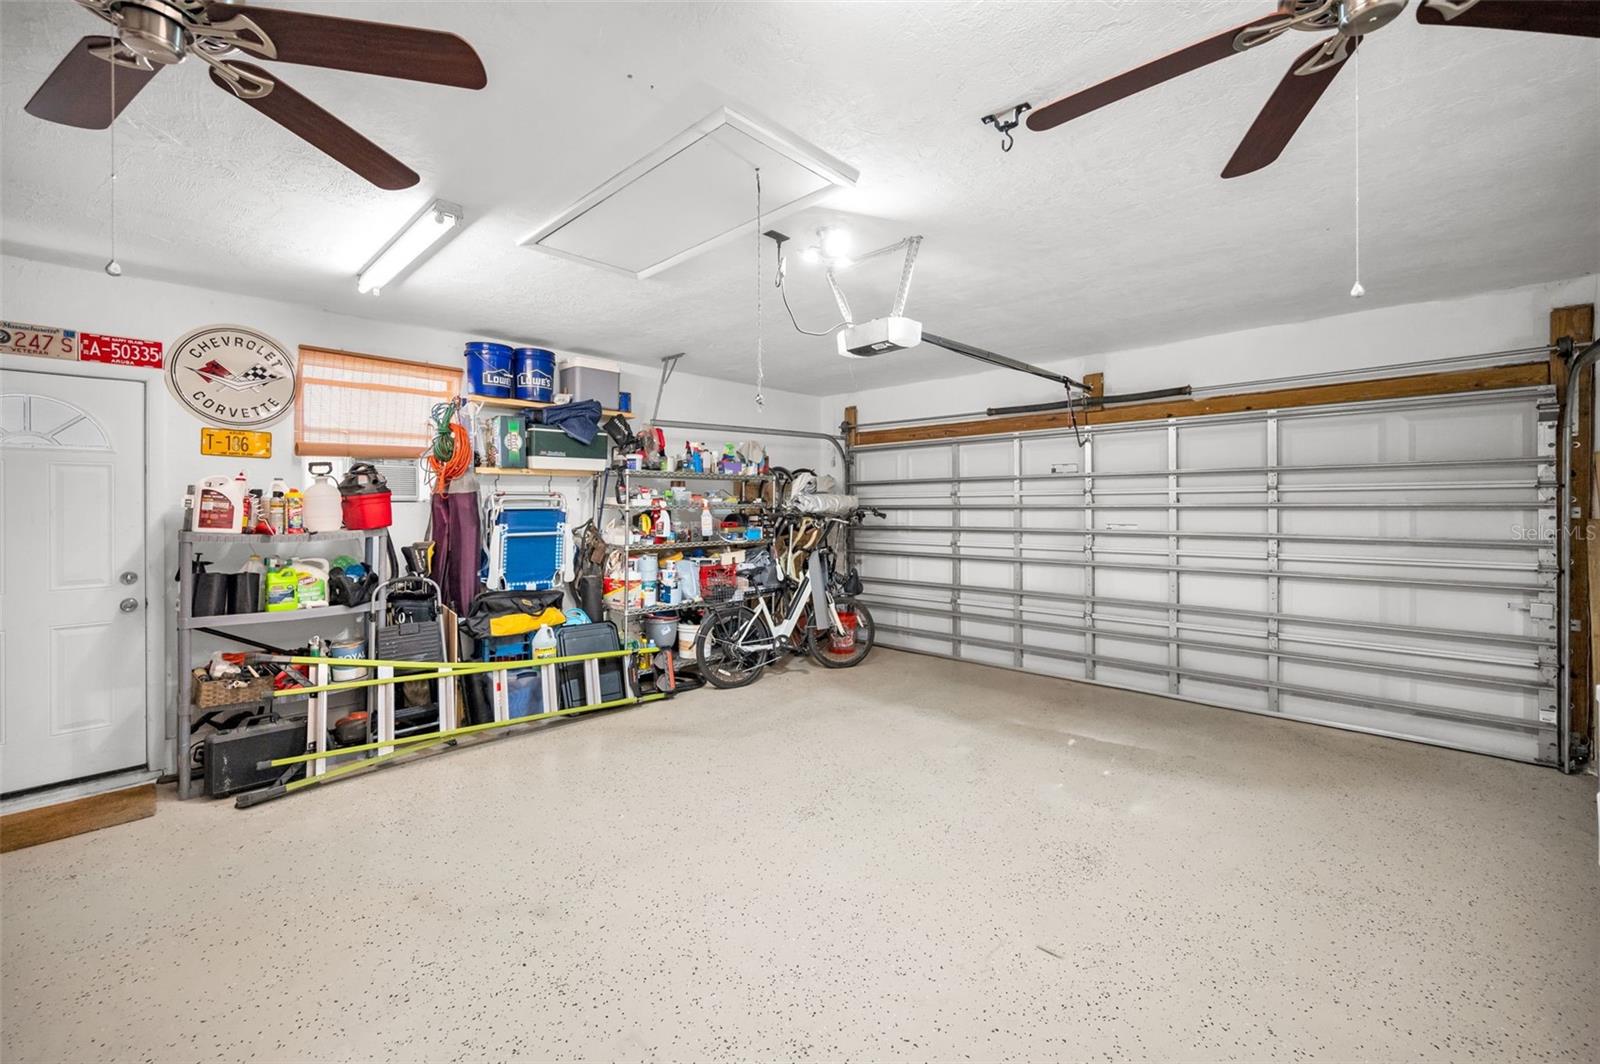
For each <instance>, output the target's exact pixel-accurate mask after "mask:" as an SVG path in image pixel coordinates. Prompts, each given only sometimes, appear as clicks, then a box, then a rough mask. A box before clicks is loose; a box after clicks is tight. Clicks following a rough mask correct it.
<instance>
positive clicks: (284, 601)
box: [264, 564, 300, 613]
mask: <svg viewBox="0 0 1600 1064" xmlns="http://www.w3.org/2000/svg"><path fill="white" fill-rule="evenodd" d="M264 583H265V585H266V589H267V611H268V612H270V613H276V612H277V611H279V610H292V609H294V608H295V605H296V603H295V591H296V589H297V588H298V586H299V584H300V571H299V570H298V569H296V568H295V567H294V566H293V565H292V564H291V565H285V566H283V567H282V568H279V569H269V570H268V571H267V576H266V580H265V581H264Z"/></svg>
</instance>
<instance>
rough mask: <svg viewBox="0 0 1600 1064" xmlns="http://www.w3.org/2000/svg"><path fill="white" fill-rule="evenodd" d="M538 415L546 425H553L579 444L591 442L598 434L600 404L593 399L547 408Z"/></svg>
mask: <svg viewBox="0 0 1600 1064" xmlns="http://www.w3.org/2000/svg"><path fill="white" fill-rule="evenodd" d="M539 413H540V414H541V415H542V417H541V418H540V420H542V421H543V422H544V423H545V424H546V425H555V426H556V427H558V428H560V429H561V431H562V432H565V433H566V434H567V435H568V436H571V437H572V438H573V439H575V440H577V441H578V442H579V443H590V442H592V441H593V440H594V438H595V436H596V435H597V434H598V433H599V432H600V404H599V403H598V402H596V401H595V400H593V399H585V400H583V401H582V402H580V403H563V404H561V405H560V406H547V407H545V408H544V409H543V410H541V411H539Z"/></svg>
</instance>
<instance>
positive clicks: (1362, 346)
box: [822, 274, 1600, 428]
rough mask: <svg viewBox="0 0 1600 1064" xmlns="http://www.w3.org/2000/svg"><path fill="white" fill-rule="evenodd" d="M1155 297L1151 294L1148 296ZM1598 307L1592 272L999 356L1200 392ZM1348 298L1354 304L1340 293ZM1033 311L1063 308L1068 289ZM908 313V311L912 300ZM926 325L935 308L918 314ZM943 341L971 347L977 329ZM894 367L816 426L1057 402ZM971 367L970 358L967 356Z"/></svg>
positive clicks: (1515, 335) (1377, 361)
mask: <svg viewBox="0 0 1600 1064" xmlns="http://www.w3.org/2000/svg"><path fill="white" fill-rule="evenodd" d="M1151 298H1152V299H1159V298H1160V293H1159V292H1153V293H1151ZM1597 302H1600V274H1591V275H1589V276H1587V277H1579V278H1575V279H1573V280H1570V281H1561V282H1557V283H1552V284H1544V285H1534V286H1531V287H1528V288H1514V289H1509V290H1506V291H1500V292H1486V293H1483V294H1481V295H1475V296H1467V297H1465V298H1462V299H1452V300H1442V301H1439V302H1435V303H1409V304H1404V305H1402V306H1397V307H1380V308H1376V309H1373V310H1362V311H1353V312H1352V313H1349V314H1341V315H1338V316H1335V317H1328V318H1315V319H1312V320H1309V321H1303V322H1295V323H1292V324H1288V325H1272V326H1268V327H1266V328H1261V329H1248V330H1245V331H1243V332H1234V333H1220V334H1217V335H1214V336H1202V337H1197V338H1194V339H1187V340H1175V341H1173V342H1172V343H1168V344H1160V345H1155V346H1151V347H1143V348H1137V349H1133V350H1126V351H1111V352H1096V353H1091V354H1085V355H1081V356H1077V357H1073V358H1067V359H1054V360H1053V359H1049V358H1045V357H1041V356H1039V355H1038V354H1037V353H1034V352H1023V351H1001V352H1000V354H1003V355H1010V356H1011V357H1013V358H1019V359H1022V360H1023V361H1027V362H1033V363H1035V364H1037V365H1041V366H1045V367H1047V368H1050V369H1054V370H1056V371H1058V372H1061V373H1065V374H1067V375H1068V376H1072V377H1080V378H1081V377H1082V376H1083V375H1084V374H1086V373H1096V372H1103V373H1105V375H1106V380H1105V387H1106V391H1107V392H1109V393H1111V394H1115V393H1117V392H1141V391H1148V390H1152V389H1156V388H1173V387H1178V386H1181V385H1185V384H1187V385H1191V386H1194V387H1197V388H1199V387H1206V386H1213V385H1229V384H1234V383H1237V382H1241V381H1251V380H1260V379H1263V378H1272V377H1289V376H1298V375H1300V374H1309V373H1331V372H1339V371H1344V370H1359V369H1368V368H1371V369H1377V368H1379V367H1383V366H1390V365H1396V364H1400V363H1407V362H1418V361H1423V360H1427V359H1439V358H1456V357H1460V356H1464V355H1475V354H1479V353H1482V352H1489V351H1502V350H1509V349H1513V348H1520V347H1527V346H1530V345H1533V344H1542V343H1544V342H1545V341H1546V340H1547V339H1548V338H1549V334H1550V310H1551V308H1552V307H1561V306H1571V305H1573V304H1579V303H1597ZM1352 305H1353V306H1354V305H1356V304H1355V301H1353V300H1352ZM1043 312H1046V313H1051V314H1062V315H1069V314H1071V313H1072V299H1071V295H1070V292H1069V293H1068V294H1067V295H1066V296H1064V297H1063V298H1062V300H1061V302H1060V304H1059V305H1058V306H1052V307H1048V308H1044V310H1043ZM911 313H912V316H913V317H916V316H917V315H918V308H917V306H916V302H915V299H913V301H912V304H911ZM926 314H927V315H928V318H929V320H930V321H931V320H933V319H934V318H935V317H936V315H935V314H934V312H933V311H931V310H929V311H926ZM953 338H954V339H957V340H961V341H962V342H964V343H969V344H973V345H975V346H978V347H983V346H984V338H983V337H982V336H956V337H953ZM879 357H880V358H882V359H898V360H901V361H903V362H904V363H905V365H906V370H905V373H906V378H907V383H905V384H902V385H896V386H894V387H892V388H874V389H866V390H861V391H856V392H847V393H841V394H838V395H834V396H831V397H829V398H828V399H827V400H825V401H824V402H823V404H822V424H823V427H825V428H832V427H834V426H837V425H838V423H839V418H840V416H841V415H842V413H843V411H844V408H845V407H847V406H852V405H853V406H855V407H856V409H857V416H858V417H859V419H860V420H861V421H862V422H864V423H865V422H872V421H884V420H888V419H891V418H905V417H932V416H935V415H953V414H964V413H972V412H974V411H982V410H983V409H984V408H986V407H991V406H1009V405H1015V404H1021V403H1044V402H1051V401H1053V400H1056V399H1059V398H1061V395H1060V391H1059V389H1057V388H1056V386H1055V385H1053V384H1051V383H1049V382H1048V381H1044V380H1040V379H1038V378H1036V377H1028V376H1026V375H1024V374H1021V373H1016V372H1014V371H1011V370H981V371H979V372H976V373H972V374H969V375H967V376H962V377H952V378H948V379H944V380H935V381H922V382H916V381H915V379H914V378H915V377H916V372H917V371H916V361H917V359H919V358H937V359H939V360H940V362H941V364H948V362H949V361H950V360H954V361H957V362H961V361H963V360H962V359H961V358H960V356H958V355H955V354H951V353H949V352H944V351H940V350H938V349H929V348H913V349H912V350H910V351H903V352H896V353H894V354H890V355H883V356H879ZM968 364H969V365H972V366H977V363H968Z"/></svg>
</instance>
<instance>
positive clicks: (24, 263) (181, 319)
mask: <svg viewBox="0 0 1600 1064" xmlns="http://www.w3.org/2000/svg"><path fill="white" fill-rule="evenodd" d="M537 306H538V298H537V294H536V293H530V295H529V307H530V309H529V312H528V327H529V330H530V331H534V330H537V328H538V327H539V314H538V311H537ZM374 308H375V313H376V312H381V309H382V305H381V303H380V302H379V301H378V300H376V299H375V300H374ZM0 318H3V319H4V320H7V321H17V322H26V323H29V324H34V325H44V326H58V327H62V328H70V329H77V330H80V331H89V332H99V333H105V334H110V335H114V336H131V337H139V338H143V339H150V340H160V341H161V342H162V344H163V345H164V346H166V347H170V346H171V344H172V342H173V341H174V340H176V339H178V337H180V336H182V335H183V334H184V333H186V332H188V331H189V330H190V329H193V328H196V327H199V326H202V325H207V324H212V323H229V324H237V325H246V326H250V327H252V328H257V329H260V330H262V331H264V332H266V333H267V334H268V335H269V336H272V337H273V338H274V339H276V340H277V341H278V342H280V343H282V344H284V345H285V346H286V347H287V348H288V349H289V350H290V351H294V350H295V349H296V348H297V347H299V346H300V345H301V344H307V345H312V346H317V347H330V348H338V349H343V350H349V351H360V352H366V353H370V354H376V355H388V356H391V357H394V358H404V359H413V360H416V361H423V362H438V363H443V364H449V365H461V364H462V362H461V351H462V345H463V344H464V343H465V342H466V341H467V340H470V339H486V338H487V339H499V338H497V337H483V336H475V335H471V334H467V333H460V332H452V331H448V330H441V329H431V328H425V327H421V326H417V325H410V324H402V323H397V322H386V321H382V320H376V319H367V318H353V317H349V316H345V315H339V314H330V313H328V312H326V311H323V310H319V309H318V308H315V307H309V306H297V305H294V304H289V303H280V302H275V301H271V300H265V299H255V298H251V297H248V296H241V295H237V294H232V293H224V292H215V291H209V290H206V289H202V288H194V287H189V286H185V285H179V284H172V283H168V282H163V281H154V280H148V279H144V278H139V277H132V276H123V277H120V278H112V277H109V276H107V275H106V274H105V273H103V272H102V271H100V270H86V269H79V268H74V267H69V266H63V265H59V264H55V263H46V262H39V261H36V260H32V259H24V258H20V257H17V256H12V255H6V256H0ZM558 353H559V352H558ZM665 353H666V352H661V354H665ZM654 356H655V353H654V352H652V353H650V354H648V355H645V356H643V357H642V358H641V363H643V364H641V365H638V366H629V365H624V367H623V375H622V387H623V389H624V390H627V391H631V392H632V393H633V401H634V410H635V411H636V412H638V413H640V415H641V416H648V415H649V413H650V411H651V409H652V407H653V405H654V401H655V393H656V383H657V380H658V379H659V370H658V365H657V364H655V363H654ZM693 364H694V359H693V355H692V354H691V355H689V356H687V357H686V358H684V359H683V360H682V362H681V363H680V369H679V371H678V372H677V373H676V374H674V376H673V378H672V381H671V383H670V384H668V386H667V389H666V398H665V401H664V402H663V403H662V406H661V417H662V418H663V419H672V420H679V421H705V422H714V423H723V424H738V425H758V424H759V425H770V426H772V427H774V428H790V429H805V430H814V429H815V427H816V425H817V424H818V423H819V422H820V421H822V420H823V418H822V412H821V401H820V400H819V399H818V398H817V397H816V396H811V395H798V394H794V393H790V392H781V391H777V390H774V389H771V388H769V389H767V391H766V409H765V411H764V413H762V414H759V415H758V413H757V411H756V408H755V402H754V394H755V389H754V388H752V387H751V386H750V385H747V384H738V383H732V382H728V381H722V380H716V379H713V378H709V377H700V376H696V375H694V374H693V372H692V368H693ZM72 365H73V364H70V363H69V364H66V369H65V371H67V372H89V373H95V374H100V375H107V376H121V377H126V378H128V379H132V380H140V381H150V382H152V384H153V387H154V388H155V389H156V394H155V396H154V399H153V401H152V402H151V403H150V404H149V410H150V412H151V418H150V424H149V425H148V431H149V432H150V434H151V437H152V440H153V441H154V446H153V449H152V450H151V456H152V466H153V468H151V469H150V471H149V477H148V495H149V501H150V506H151V508H152V512H151V520H150V524H149V527H150V528H151V530H152V532H151V535H152V536H153V537H155V538H157V539H159V540H160V541H161V542H162V543H164V544H165V546H164V547H161V546H158V545H157V544H156V543H154V542H152V544H151V548H152V549H151V551H150V557H151V559H152V570H151V574H150V581H151V584H152V586H151V588H150V592H151V599H150V602H151V609H152V610H157V609H159V611H160V614H159V615H160V616H161V617H163V618H170V617H171V616H172V610H173V609H174V605H175V604H174V601H173V599H174V585H173V584H172V583H171V579H170V578H171V576H172V573H173V572H174V571H175V569H176V567H177V565H178V561H179V559H178V558H177V554H176V549H175V541H174V539H173V536H174V533H175V532H176V529H177V526H178V521H179V518H180V515H181V513H182V496H183V492H184V487H185V485H187V484H190V483H193V482H194V481H196V480H198V479H200V478H202V477H207V476H217V475H230V476H231V475H232V474H234V473H237V472H238V471H239V469H240V468H241V467H243V468H244V469H245V471H246V473H247V474H248V475H249V476H250V478H251V482H252V483H253V484H257V485H265V484H266V483H267V482H268V481H270V478H271V477H272V476H274V475H281V476H283V477H285V478H286V479H287V480H288V481H289V482H290V483H291V484H293V483H296V482H298V481H299V480H300V472H299V471H300V468H301V459H298V458H296V457H295V454H294V425H293V421H292V417H293V415H290V416H289V417H286V418H285V419H284V420H282V421H280V422H279V423H278V424H276V425H274V426H273V427H272V430H271V431H272V435H273V441H272V451H273V457H272V458H271V459H270V460H267V461H259V460H258V461H246V462H241V461H239V460H237V459H222V458H207V457H202V456H201V455H200V453H199V450H200V426H201V424H202V423H201V422H200V421H199V420H197V419H196V418H195V417H194V416H193V415H191V414H190V413H189V412H188V411H187V410H185V409H183V408H182V407H180V406H179V405H178V403H177V401H176V400H174V399H172V398H171V397H170V395H168V393H167V391H166V385H165V382H164V381H163V379H162V377H161V374H159V373H156V372H152V371H148V370H134V369H122V368H118V367H109V366H99V365H93V366H90V365H85V366H82V367H79V368H77V369H73V368H72ZM62 368H63V367H62V364H60V363H55V362H52V361H51V360H48V359H40V358H24V357H20V356H0V371H4V372H9V371H12V370H22V371H27V370H35V371H38V370H52V369H62ZM689 435H692V436H693V438H695V439H706V440H707V442H710V443H712V444H717V443H722V442H726V441H724V440H720V439H717V438H716V437H715V436H714V435H712V434H709V433H699V432H696V433H692V434H690V433H685V432H683V431H673V430H668V433H667V436H668V441H669V444H670V443H672V442H674V441H675V442H677V443H678V444H679V445H680V446H681V443H682V441H683V440H684V438H685V437H686V436H689ZM748 435H749V434H743V435H741V436H740V437H739V438H741V439H743V438H746V437H747V436H748ZM765 439H766V442H767V444H768V446H769V448H770V453H771V455H772V460H773V462H774V463H777V464H781V465H787V466H809V467H812V468H816V469H818V470H830V469H831V470H832V471H834V472H837V471H838V462H837V458H836V456H835V455H834V452H833V449H832V448H831V447H827V446H826V445H825V444H821V443H819V442H813V441H809V440H803V439H798V440H797V439H786V438H784V437H779V436H771V437H766V438H765ZM819 463H820V464H819ZM545 483H546V482H545V481H544V480H537V479H532V478H529V479H528V480H527V486H528V487H529V488H530V489H534V490H537V489H541V488H543V486H544V485H545ZM587 485H588V481H586V480H585V481H579V480H564V481H563V480H557V481H555V487H556V490H561V489H567V490H568V492H569V498H572V500H573V505H572V506H570V507H569V509H568V513H569V516H570V517H571V518H572V521H573V523H574V524H576V523H578V522H581V521H584V520H587V519H588V516H589V514H588V492H587ZM426 523H427V510H426V503H415V504H409V505H401V506H397V510H396V515H395V528H394V536H395V539H396V542H397V543H408V542H411V541H412V540H414V539H417V538H420V537H421V536H422V535H423V533H424V530H425V528H426ZM158 574H164V575H158ZM166 627H167V625H165V624H163V625H159V626H157V628H156V633H155V634H156V638H157V645H155V646H152V648H151V650H152V654H153V655H154V656H155V659H156V660H159V661H167V651H166V648H165V645H164V643H162V642H161V638H162V636H163V635H164V633H165V628H166ZM196 649H197V652H198V651H199V650H200V649H201V641H199V640H197V642H196ZM171 665H172V663H171V662H168V663H167V666H168V670H169V671H170V670H171ZM152 686H153V688H154V687H155V684H154V682H153V683H152ZM160 697H161V704H162V705H163V706H164V707H169V708H168V709H167V713H168V716H169V718H170V705H171V701H172V698H171V689H170V687H164V688H162V689H160ZM163 730H164V731H165V732H166V734H167V736H169V737H170V735H171V721H170V719H169V720H168V725H167V728H166V729H163ZM164 750H165V746H164V745H162V744H161V743H160V742H159V741H158V740H154V739H153V744H152V756H155V757H159V756H162V755H163V752H164ZM166 756H170V755H166Z"/></svg>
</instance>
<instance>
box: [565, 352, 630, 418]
mask: <svg viewBox="0 0 1600 1064" xmlns="http://www.w3.org/2000/svg"><path fill="white" fill-rule="evenodd" d="M561 390H562V391H563V392H566V393H567V394H568V395H570V396H572V398H573V399H574V401H578V402H582V401H583V400H585V399H593V400H595V401H596V402H597V403H599V404H600V405H601V406H602V407H604V408H605V409H606V410H615V409H616V408H617V403H618V401H619V399H620V397H621V390H622V371H621V369H620V367H618V365H617V364H616V363H615V362H612V361H610V360H608V359H604V358H590V357H588V356H587V355H574V356H572V357H571V358H569V359H567V360H566V361H565V362H563V363H561Z"/></svg>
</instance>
